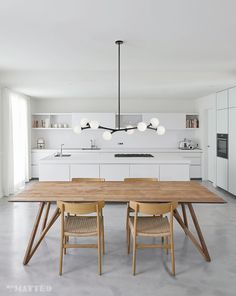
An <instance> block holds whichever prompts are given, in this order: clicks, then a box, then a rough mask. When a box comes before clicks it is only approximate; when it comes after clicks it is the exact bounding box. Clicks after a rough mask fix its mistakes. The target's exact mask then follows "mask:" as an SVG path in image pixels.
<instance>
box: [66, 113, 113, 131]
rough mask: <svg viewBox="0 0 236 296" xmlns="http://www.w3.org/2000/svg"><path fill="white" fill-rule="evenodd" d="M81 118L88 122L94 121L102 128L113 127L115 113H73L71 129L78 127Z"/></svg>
mask: <svg viewBox="0 0 236 296" xmlns="http://www.w3.org/2000/svg"><path fill="white" fill-rule="evenodd" d="M82 118H86V119H88V121H91V120H96V121H98V122H99V124H100V125H102V126H106V127H111V128H113V127H115V113H73V114H72V127H74V126H76V125H80V120H81V119H82Z"/></svg>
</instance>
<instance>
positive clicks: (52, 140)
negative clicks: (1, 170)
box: [32, 130, 195, 149]
mask: <svg viewBox="0 0 236 296" xmlns="http://www.w3.org/2000/svg"><path fill="white" fill-rule="evenodd" d="M102 132H103V131H92V130H88V131H84V132H83V133H82V134H79V135H77V134H75V133H74V132H73V131H72V130H65V131H63V130H58V131H57V130H34V132H33V133H32V148H35V147H36V142H37V138H41V137H43V138H44V139H45V142H46V148H47V149H57V148H59V147H60V145H61V144H65V148H81V147H90V139H95V141H96V145H97V146H98V147H100V148H121V147H122V148H166V147H168V148H177V147H178V142H179V141H180V140H183V139H184V138H190V139H194V138H195V131H194V130H167V131H166V134H165V135H164V136H158V135H157V134H156V133H155V132H153V131H146V132H144V133H142V132H138V131H136V132H135V133H134V134H133V135H127V134H126V133H124V132H119V133H116V134H113V138H112V140H111V141H105V140H103V138H102ZM119 143H123V145H119Z"/></svg>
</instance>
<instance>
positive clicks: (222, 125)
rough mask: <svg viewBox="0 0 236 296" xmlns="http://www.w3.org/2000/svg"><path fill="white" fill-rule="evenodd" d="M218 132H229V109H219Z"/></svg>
mask: <svg viewBox="0 0 236 296" xmlns="http://www.w3.org/2000/svg"><path fill="white" fill-rule="evenodd" d="M216 129H217V134H227V133H228V109H223V110H217V124H216Z"/></svg>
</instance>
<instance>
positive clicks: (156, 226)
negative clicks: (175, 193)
mask: <svg viewBox="0 0 236 296" xmlns="http://www.w3.org/2000/svg"><path fill="white" fill-rule="evenodd" d="M129 225H130V230H131V232H132V233H133V231H134V217H130V218H129ZM137 235H139V236H163V235H170V224H169V220H168V218H167V217H160V216H157V217H156V216H155V217H138V218H137Z"/></svg>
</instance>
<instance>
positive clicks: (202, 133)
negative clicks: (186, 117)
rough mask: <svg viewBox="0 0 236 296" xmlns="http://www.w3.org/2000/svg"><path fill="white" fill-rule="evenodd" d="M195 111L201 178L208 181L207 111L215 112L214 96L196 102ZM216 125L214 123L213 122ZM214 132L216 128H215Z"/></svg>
mask: <svg viewBox="0 0 236 296" xmlns="http://www.w3.org/2000/svg"><path fill="white" fill-rule="evenodd" d="M196 109H197V112H198V113H199V122H200V128H199V130H198V131H197V132H196V139H197V141H198V142H199V144H200V147H201V148H202V150H203V158H202V160H203V166H202V176H203V180H207V179H208V164H207V162H208V157H207V152H208V151H207V145H208V123H207V119H208V115H207V112H208V110H209V109H212V110H214V112H216V111H215V110H216V94H211V95H208V96H205V97H202V98H199V99H197V100H196ZM215 125H216V122H215ZM215 130H216V128H215Z"/></svg>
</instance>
